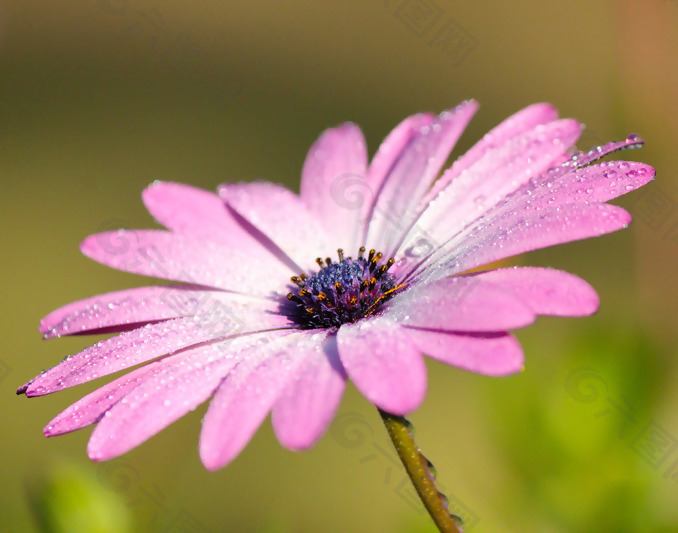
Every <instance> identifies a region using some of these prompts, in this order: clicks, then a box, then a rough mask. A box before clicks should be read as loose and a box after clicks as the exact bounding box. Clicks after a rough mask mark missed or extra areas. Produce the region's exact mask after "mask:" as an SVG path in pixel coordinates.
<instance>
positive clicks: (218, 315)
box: [19, 309, 288, 396]
mask: <svg viewBox="0 0 678 533" xmlns="http://www.w3.org/2000/svg"><path fill="white" fill-rule="evenodd" d="M286 326H288V323H287V319H286V318H284V317H281V316H279V315H273V314H266V313H253V314H252V315H250V316H246V315H232V314H230V312H229V311H228V310H227V309H218V310H215V312H214V313H213V314H209V315H205V316H204V317H188V318H177V319H174V320H169V321H166V322H160V323H157V324H148V325H146V326H144V327H141V328H139V329H135V330H133V331H127V332H124V333H121V334H120V335H117V336H116V337H111V338H110V339H106V340H103V341H100V342H98V343H96V344H95V345H94V346H90V347H89V348H87V349H85V350H83V351H82V352H80V353H78V354H76V355H73V356H70V357H67V358H66V359H65V360H64V361H62V362H61V363H60V364H58V365H57V366H55V367H54V368H51V369H50V370H47V371H46V372H43V373H42V374H40V375H39V376H37V377H36V378H35V379H33V380H31V381H30V382H28V383H27V384H26V385H24V386H23V387H21V388H20V389H19V392H25V393H26V395H27V396H43V395H45V394H51V393H53V392H56V391H59V390H62V389H65V388H68V387H72V386H74V385H79V384H80V383H85V382H87V381H91V380H92V379H96V378H99V377H101V376H105V375H108V374H111V373H113V372H117V371H118V370H123V369H126V368H130V367H132V366H134V365H137V364H139V363H144V362H146V361H149V360H151V359H154V358H156V357H159V356H161V355H165V354H168V353H172V352H174V351H176V350H181V349H184V348H187V347H189V346H192V345H194V344H198V343H201V342H206V341H210V340H215V339H217V340H218V339H224V338H228V337H232V336H234V335H243V334H246V333H256V332H260V331H265V330H268V329H278V328H284V327H286Z"/></svg>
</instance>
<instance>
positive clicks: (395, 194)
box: [366, 102, 478, 257]
mask: <svg viewBox="0 0 678 533" xmlns="http://www.w3.org/2000/svg"><path fill="white" fill-rule="evenodd" d="M477 107H478V106H477V104H476V103H475V102H465V103H463V104H461V105H459V106H458V107H456V108H455V109H453V110H450V111H446V112H444V113H442V114H441V115H440V117H439V118H438V119H436V120H435V121H434V122H433V124H431V125H430V126H424V127H423V128H422V129H421V130H420V131H419V133H418V134H417V136H415V137H413V138H412V140H411V141H410V143H409V145H408V146H407V148H405V149H404V150H403V152H402V154H401V155H400V157H399V158H398V160H397V161H396V162H395V164H394V165H393V167H392V169H391V171H390V172H389V174H388V176H387V177H386V179H385V180H384V183H383V185H382V187H381V189H380V190H379V192H378V195H377V197H376V200H375V204H374V207H373V208H372V212H371V214H370V222H369V229H368V234H367V241H366V243H367V244H366V246H367V248H378V249H380V250H381V251H382V252H384V253H385V254H386V255H387V257H389V256H391V255H392V254H393V252H394V251H395V250H396V248H397V246H398V245H399V244H400V241H401V239H402V237H403V236H404V234H405V233H407V231H408V230H409V227H410V225H411V223H412V222H413V220H415V219H416V216H417V215H418V210H417V207H418V204H419V202H420V200H421V198H422V196H423V194H424V193H425V192H426V190H427V189H428V188H429V187H430V185H431V183H432V182H433V180H434V179H435V178H436V176H437V175H438V172H439V170H440V169H441V168H442V166H443V165H444V164H445V161H447V157H448V156H449V154H450V151H451V150H452V148H453V147H454V145H455V144H456V142H457V140H458V139H459V137H460V136H461V134H462V132H463V131H464V129H465V128H466V125H467V124H468V122H469V121H470V120H471V117H472V116H473V114H474V113H475V111H476V109H477Z"/></svg>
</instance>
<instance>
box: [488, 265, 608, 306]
mask: <svg viewBox="0 0 678 533" xmlns="http://www.w3.org/2000/svg"><path fill="white" fill-rule="evenodd" d="M475 277H476V279H482V280H483V281H488V282H490V283H494V284H496V285H498V286H500V287H502V288H503V289H506V290H508V291H510V292H511V293H513V294H515V295H516V296H517V297H518V298H520V300H521V301H523V302H525V303H526V304H527V305H529V306H530V308H531V309H532V310H533V311H534V312H535V313H537V314H538V315H553V316H587V315H591V314H593V313H595V312H596V311H597V310H598V305H599V299H598V295H597V294H596V291H595V290H594V289H593V287H591V285H589V284H588V283H586V282H585V281H584V280H583V279H581V278H579V277H577V276H575V275H574V274H570V273H569V272H564V271H563V270H554V269H551V268H537V267H520V268H519V267H516V268H501V269H498V270H491V271H489V272H482V273H480V274H478V275H476V276H475Z"/></svg>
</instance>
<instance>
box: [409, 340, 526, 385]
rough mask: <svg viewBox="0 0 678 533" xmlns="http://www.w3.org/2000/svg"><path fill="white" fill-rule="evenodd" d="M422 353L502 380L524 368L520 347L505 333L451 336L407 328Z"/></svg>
mask: <svg viewBox="0 0 678 533" xmlns="http://www.w3.org/2000/svg"><path fill="white" fill-rule="evenodd" d="M407 331H408V333H409V335H410V338H411V339H412V341H413V342H414V344H415V345H416V346H417V348H419V349H420V350H421V351H422V352H423V353H425V354H426V355H428V356H429V357H432V358H433V359H437V360H438V361H441V362H443V363H447V364H448V365H452V366H456V367H458V368H463V369H464V370H468V371H469V372H475V373H476V374H485V375H487V376H505V375H508V374H514V373H516V372H520V370H521V369H522V368H523V361H524V356H523V350H522V348H521V347H520V343H519V342H518V341H517V340H516V339H515V337H513V336H512V335H510V334H508V333H477V334H472V333H451V332H447V331H433V330H424V329H415V328H407Z"/></svg>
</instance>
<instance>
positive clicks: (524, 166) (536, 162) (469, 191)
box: [401, 120, 581, 256]
mask: <svg viewBox="0 0 678 533" xmlns="http://www.w3.org/2000/svg"><path fill="white" fill-rule="evenodd" d="M580 132H581V125H580V124H579V123H578V122H576V121H574V120H558V121H554V122H551V123H549V124H546V125H540V126H537V127H535V128H534V129H533V130H530V131H529V132H527V133H525V134H523V135H520V136H518V137H515V138H512V139H511V140H509V141H507V142H506V143H505V144H503V145H502V146H501V147H499V148H497V149H493V150H488V151H487V152H485V154H484V156H483V157H481V158H480V159H479V160H478V161H477V162H476V163H475V164H474V165H472V166H471V167H468V168H467V169H466V171H465V172H464V173H463V174H462V175H460V176H458V177H457V178H456V179H455V180H454V181H452V182H451V183H450V184H449V185H448V186H447V187H446V188H445V189H443V190H441V191H440V193H439V194H438V195H437V196H436V198H435V199H434V201H432V202H431V204H430V205H429V206H428V207H427V208H426V209H425V210H424V212H423V213H422V214H421V216H420V217H419V219H418V220H417V223H416V225H415V226H414V228H413V229H412V230H411V231H410V233H409V234H408V236H407V237H406V238H405V240H404V241H403V244H402V246H401V255H402V253H404V254H405V255H408V256H412V253H413V252H412V250H413V249H414V248H415V247H417V246H420V244H419V241H420V239H421V229H422V228H425V229H426V235H427V237H428V238H429V239H430V241H431V245H430V247H429V248H433V247H435V246H437V245H439V244H441V243H444V242H445V241H447V240H448V239H449V238H450V237H451V236H453V235H455V234H456V233H457V232H459V231H461V230H462V229H463V228H464V227H466V226H467V225H468V224H470V223H472V222H473V221H475V220H477V219H479V218H480V217H481V216H482V215H484V214H485V213H487V212H488V211H489V210H490V209H492V208H493V207H494V206H495V205H497V204H498V203H499V202H501V201H502V200H504V199H505V198H506V196H508V195H509V194H511V193H512V192H514V191H516V190H517V189H518V188H519V187H521V186H522V185H524V184H525V183H527V182H528V181H529V180H531V179H533V178H536V177H538V176H540V175H541V174H542V173H543V172H545V171H546V170H547V169H548V168H549V167H551V166H553V163H554V161H555V160H556V159H557V158H558V157H559V156H561V155H562V154H563V153H565V151H566V150H567V149H569V148H570V147H571V146H573V145H574V142H575V141H576V140H577V138H578V137H579V134H580Z"/></svg>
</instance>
